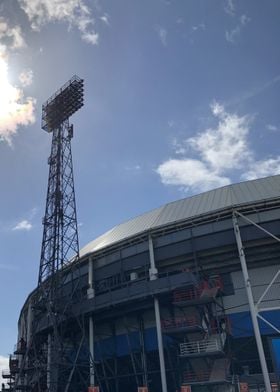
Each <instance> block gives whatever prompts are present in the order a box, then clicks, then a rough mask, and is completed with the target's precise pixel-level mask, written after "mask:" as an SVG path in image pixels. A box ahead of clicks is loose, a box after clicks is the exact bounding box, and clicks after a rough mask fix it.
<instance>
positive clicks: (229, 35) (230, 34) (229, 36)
mask: <svg viewBox="0 0 280 392" xmlns="http://www.w3.org/2000/svg"><path fill="white" fill-rule="evenodd" d="M240 32H241V27H240V26H239V25H238V26H236V27H235V28H234V29H232V30H230V31H226V40H227V41H228V42H230V43H232V44H234V43H235V42H236V39H237V37H239V35H240Z"/></svg>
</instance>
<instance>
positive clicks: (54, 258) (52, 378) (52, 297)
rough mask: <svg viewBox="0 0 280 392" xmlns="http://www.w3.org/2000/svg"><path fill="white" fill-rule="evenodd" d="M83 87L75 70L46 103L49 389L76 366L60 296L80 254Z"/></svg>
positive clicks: (42, 288)
mask: <svg viewBox="0 0 280 392" xmlns="http://www.w3.org/2000/svg"><path fill="white" fill-rule="evenodd" d="M83 91H84V82H83V80H82V79H80V78H79V77H77V76H74V77H72V79H70V80H69V81H68V82H67V83H66V84H65V85H64V86H63V87H62V88H61V89H60V90H58V91H57V92H56V93H55V94H54V95H53V96H52V97H51V98H50V99H48V101H47V102H46V103H45V104H44V105H43V107H42V129H43V130H45V131H47V132H49V133H52V134H53V136H52V147H51V155H50V157H49V161H48V163H49V179H48V191H47V200H46V210H45V216H44V219H43V226H44V230H43V240H42V249H41V259H40V269H39V277H38V289H39V292H40V293H41V299H40V301H42V302H43V307H45V309H46V311H47V314H48V316H49V319H50V324H51V330H50V332H49V334H48V342H47V361H46V370H47V374H46V375H47V380H45V381H46V387H47V390H48V391H50V392H57V391H62V390H66V389H69V385H68V384H67V382H66V380H65V378H66V379H67V378H68V379H69V375H70V374H71V372H72V369H71V371H70V373H69V368H71V365H70V364H69V363H68V364H67V363H66V364H65V362H67V353H66V350H65V347H64V345H65V344H66V343H65V336H63V335H64V333H63V326H62V325H63V316H64V315H63V313H65V309H66V308H67V305H65V304H63V305H61V302H62V298H63V286H64V280H65V279H66V278H65V277H66V276H67V274H65V273H61V271H62V270H63V269H64V267H66V266H67V265H69V263H70V261H71V262H72V263H74V262H75V258H78V256H79V241H78V229H77V215H76V203H75V192H74V180H73V165H72V153H71V139H72V137H73V125H70V124H69V117H71V116H72V115H73V114H74V113H75V112H76V111H78V110H79V109H80V108H81V107H82V106H83ZM72 290H73V287H72ZM64 296H65V294H64ZM72 297H73V293H70V298H72ZM63 365H66V366H63ZM72 365H73V364H72ZM65 367H66V368H68V374H67V373H65ZM66 370H67V369H66ZM45 381H44V382H45Z"/></svg>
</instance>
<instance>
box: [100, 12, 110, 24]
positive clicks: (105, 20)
mask: <svg viewBox="0 0 280 392" xmlns="http://www.w3.org/2000/svg"><path fill="white" fill-rule="evenodd" d="M100 20H102V22H104V23H105V24H106V25H108V26H109V24H110V23H109V15H108V14H104V15H102V16H101V17H100Z"/></svg>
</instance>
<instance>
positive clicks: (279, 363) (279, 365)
mask: <svg viewBox="0 0 280 392" xmlns="http://www.w3.org/2000/svg"><path fill="white" fill-rule="evenodd" d="M271 351H272V358H273V364H274V371H275V373H276V374H277V376H278V377H280V338H272V339H271Z"/></svg>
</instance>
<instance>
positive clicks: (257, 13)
mask: <svg viewBox="0 0 280 392" xmlns="http://www.w3.org/2000/svg"><path fill="white" fill-rule="evenodd" d="M279 14H280V3H279V1H278V0H266V1H265V2H264V1H261V0H243V1H241V0H240V1H238V0H208V1H206V0H169V1H168V0H142V1H137V0H118V1H116V0H104V1H101V0H100V1H98V0H92V1H86V0H80V1H78V0H71V1H69V0H28V1H27V0H15V1H10V0H2V2H1V4H0V167H1V170H0V181H1V203H0V246H1V258H0V307H1V313H2V317H1V323H0V366H1V363H2V362H4V361H5V359H4V358H6V357H7V355H8V353H9V352H11V351H12V348H13V345H14V343H15V342H16V327H17V319H18V315H19V311H20V308H21V306H22V304H23V302H24V300H25V298H26V296H27V294H28V293H29V292H30V291H31V290H32V289H33V288H34V287H35V285H36V282H37V274H38V268H39V255H40V246H41V237H42V225H41V220H42V216H43V213H44V207H45V197H46V188H47V175H48V165H47V158H48V155H49V153H50V144H51V137H50V135H49V134H47V133H45V132H44V131H42V130H41V128H40V120H41V118H40V116H41V105H42V103H43V102H44V101H45V100H46V99H48V98H49V96H50V95H52V94H53V93H54V92H55V91H56V89H57V88H59V87H60V86H61V85H62V84H64V82H66V81H67V80H68V79H69V78H71V77H72V75H74V74H78V75H79V76H80V77H82V78H84V79H85V106H84V108H83V109H82V110H80V111H79V113H77V114H76V115H75V116H73V119H72V120H73V123H74V133H75V134H74V139H73V159H74V170H75V186H76V199H77V210H78V220H79V229H80V243H81V246H83V245H85V244H86V243H87V242H89V241H90V240H92V239H94V238H95V237H96V236H98V235H99V234H102V233H103V232H105V231H106V230H108V229H110V228H111V227H112V226H114V225H116V224H118V223H120V222H123V221H125V220H127V219H129V218H132V217H134V216H136V215H139V214H141V213H143V212H145V211H147V210H150V209H153V208H155V207H158V206H160V205H162V204H164V203H167V202H170V201H173V200H176V199H179V198H182V197H186V196H188V195H192V194H195V193H199V192H202V191H205V190H208V189H211V188H215V187H218V186H223V185H226V184H229V183H231V182H238V181H243V180H246V179H252V178H257V177H262V176H266V175H270V174H276V173H279V172H280V170H279V169H280V154H279V147H278V146H279V132H280V115H279V101H280V97H279V95H280V94H279V86H280V69H279V60H280V56H279V53H280V49H279V36H280V24H279V17H280V15H279Z"/></svg>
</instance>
